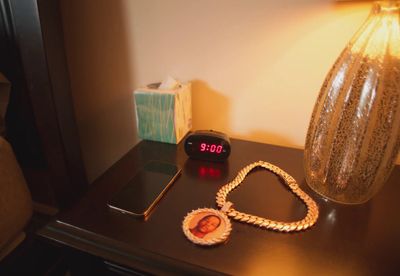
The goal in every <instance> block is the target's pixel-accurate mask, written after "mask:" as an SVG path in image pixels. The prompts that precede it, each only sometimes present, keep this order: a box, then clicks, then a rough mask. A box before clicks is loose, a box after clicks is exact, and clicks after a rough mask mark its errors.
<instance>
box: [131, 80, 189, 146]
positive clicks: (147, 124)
mask: <svg viewBox="0 0 400 276" xmlns="http://www.w3.org/2000/svg"><path fill="white" fill-rule="evenodd" d="M157 87H158V86H156V87H155V88H154V87H152V86H148V87H145V88H139V89H137V90H136V91H135V92H134V95H135V102H136V118H137V125H138V132H139V137H140V138H142V139H145V140H153V141H159V142H165V143H171V144H178V143H179V141H181V140H182V138H183V137H184V136H185V135H186V134H187V133H188V132H189V131H190V129H191V128H192V96H191V85H190V83H186V84H181V85H179V86H178V88H176V89H173V90H160V89H158V88H157Z"/></svg>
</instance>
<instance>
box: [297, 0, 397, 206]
mask: <svg viewBox="0 0 400 276" xmlns="http://www.w3.org/2000/svg"><path fill="white" fill-rule="evenodd" d="M399 146H400V1H378V2H374V3H373V5H372V10H371V12H370V15H369V17H368V18H367V20H366V21H365V23H364V24H363V25H362V26H361V28H360V29H359V31H358V32H357V33H356V34H355V35H354V37H353V38H352V39H351V40H350V42H349V44H348V45H347V46H346V48H345V49H344V50H343V52H342V53H341V55H340V56H339V57H338V59H337V60H336V62H335V64H334V65H333V67H332V68H331V70H330V72H329V73H328V75H327V77H326V79H325V82H324V83H323V85H322V88H321V91H320V93H319V96H318V99H317V101H316V104H315V106H314V111H313V113H312V117H311V121H310V124H309V128H308V133H307V137H306V144H305V153H304V168H305V175H306V181H307V183H308V185H309V186H310V187H311V188H312V189H313V190H314V191H316V192H317V193H319V194H320V195H322V196H324V197H325V198H327V199H329V200H332V201H335V202H339V203H346V204H359V203H364V202H366V201H368V200H369V199H370V198H372V196H374V194H376V192H377V191H378V190H379V189H380V188H381V187H382V186H383V184H384V183H385V181H386V180H387V179H388V177H389V175H390V173H391V171H392V169H393V167H394V162H395V159H396V156H397V153H398V151H399Z"/></svg>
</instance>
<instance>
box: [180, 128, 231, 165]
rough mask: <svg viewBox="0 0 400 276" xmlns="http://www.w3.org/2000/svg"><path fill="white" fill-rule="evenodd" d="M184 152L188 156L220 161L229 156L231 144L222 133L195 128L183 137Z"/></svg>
mask: <svg viewBox="0 0 400 276" xmlns="http://www.w3.org/2000/svg"><path fill="white" fill-rule="evenodd" d="M185 152H186V154H187V155H188V156H189V157H190V158H194V159H201V160H208V161H218V162H222V161H225V160H226V159H227V158H228V157H229V154H230V153H231V144H230V141H229V138H228V136H227V135H226V134H224V133H221V132H218V131H212V130H197V131H195V132H192V133H191V134H189V135H188V137H187V138H186V139H185Z"/></svg>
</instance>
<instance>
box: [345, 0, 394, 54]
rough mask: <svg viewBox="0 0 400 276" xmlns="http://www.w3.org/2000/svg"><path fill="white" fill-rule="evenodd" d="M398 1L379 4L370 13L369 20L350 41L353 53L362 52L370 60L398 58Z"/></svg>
mask: <svg viewBox="0 0 400 276" xmlns="http://www.w3.org/2000/svg"><path fill="white" fill-rule="evenodd" d="M399 3H400V2H399V1H389V2H380V3H379V5H375V6H374V7H373V9H372V11H371V15H370V17H369V19H368V20H367V21H366V22H365V24H364V25H363V26H362V27H361V29H360V30H359V32H358V34H356V36H355V37H358V36H359V37H358V39H357V40H356V41H352V42H351V43H353V46H352V47H351V51H352V52H353V53H359V52H362V51H363V52H364V55H365V56H367V57H369V58H371V59H375V58H378V59H382V58H383V57H384V56H385V55H391V56H393V57H398V58H400V41H399V40H398V39H397V38H398V37H399V33H400V24H399V22H400V18H399V13H398V10H399Z"/></svg>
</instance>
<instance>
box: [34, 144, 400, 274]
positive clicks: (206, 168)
mask: <svg viewBox="0 0 400 276" xmlns="http://www.w3.org/2000/svg"><path fill="white" fill-rule="evenodd" d="M154 159H158V160H163V161H168V162H173V163H177V164H179V165H180V166H182V168H183V171H182V175H181V176H180V178H179V179H178V180H177V181H176V182H175V183H174V184H173V186H172V187H171V189H170V190H169V191H168V192H167V193H166V195H165V196H164V197H163V198H162V200H161V201H160V202H159V203H158V205H157V206H156V208H155V210H154V211H153V212H152V214H151V215H150V217H149V219H148V220H147V221H143V220H140V219H135V218H133V217H130V216H128V215H123V214H120V213H116V212H114V211H111V210H110V209H109V208H108V207H107V205H106V203H107V201H108V200H110V198H111V197H112V196H113V195H114V194H115V193H116V192H117V191H118V190H119V189H120V188H121V187H122V186H123V185H124V184H126V183H127V182H128V181H129V180H130V179H131V178H132V177H133V176H134V175H135V173H136V172H137V171H138V169H139V168H140V167H141V166H143V165H144V164H145V163H146V162H147V161H148V160H154ZM302 159H303V152H302V151H301V150H296V149H290V148H285V147H278V146H272V145H267V144H260V143H254V142H247V141H241V140H235V139H232V154H231V156H230V157H229V160H228V162H226V163H221V164H218V163H210V162H205V161H198V160H190V159H188V158H187V157H186V155H185V153H184V152H183V148H182V144H180V145H178V146H175V145H168V144H162V143H156V142H148V141H142V142H140V143H139V144H138V145H137V146H136V147H135V148H133V149H132V150H131V151H130V152H129V153H128V154H127V155H126V156H124V157H123V158H122V159H121V160H120V161H118V162H117V163H116V164H115V165H114V166H113V167H112V168H110V169H109V170H108V171H107V172H106V173H105V174H104V175H103V176H102V177H100V178H99V179H98V180H97V181H96V182H95V183H94V184H93V185H92V187H91V188H90V190H89V192H88V193H87V195H86V196H85V197H84V198H83V199H82V200H81V201H80V202H79V203H78V204H77V205H75V206H74V207H73V208H72V209H70V210H69V211H67V212H64V213H62V214H61V215H60V216H59V217H58V219H57V220H56V221H54V222H52V223H50V224H48V225H47V226H46V227H44V228H43V229H41V231H39V234H40V235H41V236H42V237H45V238H47V239H51V240H53V241H56V242H57V243H60V244H63V245H66V246H69V247H72V248H75V249H77V250H80V251H83V252H86V253H89V254H91V255H94V256H97V257H100V258H101V259H102V260H104V261H106V262H107V263H108V264H109V265H110V267H113V266H115V265H116V267H117V266H122V267H125V268H129V269H131V271H137V272H141V273H151V274H203V275H205V274H236V275H277V274H279V275H318V274H324V275H369V274H379V275H388V274H395V273H396V272H398V269H399V268H400V238H399V233H400V222H399V220H398V218H399V215H398V210H399V209H400V200H398V196H399V194H400V186H399V185H398V182H399V181H400V168H399V166H397V167H396V168H395V169H394V171H393V173H392V176H391V178H390V179H389V181H388V183H386V185H385V187H384V188H383V189H382V191H381V192H380V193H379V194H378V195H376V196H375V197H374V198H373V199H372V200H371V201H370V202H368V203H366V204H363V205H356V206H346V205H339V204H336V203H332V202H328V201H326V200H324V199H323V198H321V197H320V196H319V195H317V194H315V193H314V192H313V191H311V190H310V189H309V188H308V186H307V185H306V183H305V181H304V173H303V165H302ZM257 160H265V161H268V162H271V163H273V164H275V165H277V166H279V167H281V168H282V169H284V170H285V171H287V172H288V173H289V174H291V175H292V176H293V177H294V178H295V179H297V181H298V182H299V183H300V186H301V187H302V188H303V189H304V190H305V191H306V192H308V193H309V194H310V195H311V196H312V197H313V198H314V199H315V200H316V201H317V203H318V205H319V207H320V218H319V220H318V222H317V224H316V225H315V226H314V227H313V228H311V229H310V230H307V231H304V232H301V233H294V234H282V233H277V232H272V231H266V230H260V229H257V228H256V227H254V226H250V225H247V224H241V223H238V222H232V223H233V231H232V233H231V236H230V239H229V240H228V241H227V242H226V243H225V244H222V245H219V246H216V247H212V248H204V247H200V246H197V245H194V244H192V243H191V242H189V241H188V240H187V239H186V238H185V236H184V234H183V232H182V230H181V223H182V220H183V217H184V216H185V214H186V213H187V212H188V211H191V210H192V209H197V208H200V207H214V206H215V200H214V198H215V194H216V191H217V190H218V189H219V188H220V187H221V185H223V184H225V183H226V182H228V181H229V180H231V179H232V178H233V177H234V176H235V175H236V173H237V172H238V171H239V169H241V168H242V167H243V166H245V165H247V164H249V163H251V162H254V161H257ZM245 182H246V185H243V186H241V187H239V188H238V189H237V190H235V191H234V192H232V194H231V195H230V198H231V199H232V202H235V206H236V208H237V209H238V210H241V211H244V212H248V213H251V214H255V215H259V216H262V217H266V218H271V219H276V220H287V221H292V220H296V219H299V218H302V217H303V216H304V214H305V211H306V210H305V207H304V206H303V205H302V203H301V202H300V201H299V200H298V199H296V198H294V197H293V195H292V194H291V193H290V192H288V191H287V190H286V189H285V188H284V186H283V185H282V184H281V183H280V182H279V179H278V177H276V176H275V175H273V174H272V173H268V172H266V171H256V172H253V173H251V174H250V175H249V176H248V178H246V180H245ZM238 191H240V192H238Z"/></svg>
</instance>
